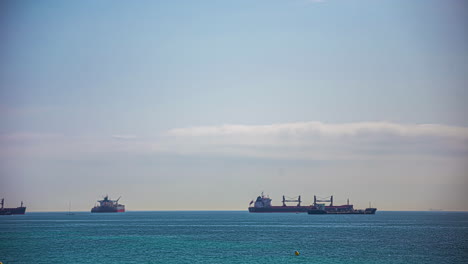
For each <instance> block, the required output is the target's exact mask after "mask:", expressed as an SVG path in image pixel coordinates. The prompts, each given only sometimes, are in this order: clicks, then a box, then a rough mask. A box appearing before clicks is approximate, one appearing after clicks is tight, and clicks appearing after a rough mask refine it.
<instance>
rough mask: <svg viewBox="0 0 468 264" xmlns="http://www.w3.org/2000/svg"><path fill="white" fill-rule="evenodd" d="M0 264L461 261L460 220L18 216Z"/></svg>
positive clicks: (3, 237)
mask: <svg viewBox="0 0 468 264" xmlns="http://www.w3.org/2000/svg"><path fill="white" fill-rule="evenodd" d="M296 250H297V251H299V252H300V255H299V256H295V255H294V251H296ZM0 262H3V263H4V264H9V263H468V213H466V212H381V211H377V213H376V215H307V214H276V213H273V214H250V213H248V212H240V211H238V212H233V211H228V212H222V211H206V212H193V211H191V212H126V213H121V214H91V213H88V212H79V213H75V214H74V215H67V214H66V213H27V214H26V215H13V216H0Z"/></svg>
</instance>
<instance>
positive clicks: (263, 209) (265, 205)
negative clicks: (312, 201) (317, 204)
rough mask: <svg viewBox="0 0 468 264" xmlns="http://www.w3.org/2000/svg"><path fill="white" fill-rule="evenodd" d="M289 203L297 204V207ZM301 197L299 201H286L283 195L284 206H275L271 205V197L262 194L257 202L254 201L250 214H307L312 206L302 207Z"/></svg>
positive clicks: (298, 198)
mask: <svg viewBox="0 0 468 264" xmlns="http://www.w3.org/2000/svg"><path fill="white" fill-rule="evenodd" d="M289 202H297V205H295V206H290V205H286V203H289ZM301 202H302V201H301V196H300V195H299V196H298V197H297V199H294V198H293V199H286V197H285V196H284V195H283V205H282V206H274V205H271V199H270V197H269V196H265V195H264V194H263V192H262V194H261V195H260V196H258V197H257V200H255V202H254V201H253V200H252V201H251V202H250V205H252V204H254V205H253V206H250V207H249V212H251V213H306V212H307V210H308V209H309V208H311V206H302V205H301Z"/></svg>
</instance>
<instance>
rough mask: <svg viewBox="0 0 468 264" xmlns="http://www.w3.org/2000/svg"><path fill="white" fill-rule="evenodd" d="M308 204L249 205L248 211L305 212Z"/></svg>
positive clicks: (308, 207)
mask: <svg viewBox="0 0 468 264" xmlns="http://www.w3.org/2000/svg"><path fill="white" fill-rule="evenodd" d="M308 209H310V206H271V207H249V212H250V213H307V210H308Z"/></svg>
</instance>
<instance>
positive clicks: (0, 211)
mask: <svg viewBox="0 0 468 264" xmlns="http://www.w3.org/2000/svg"><path fill="white" fill-rule="evenodd" d="M4 203H5V199H3V198H2V201H1V202H0V204H1V206H2V207H1V208H0V215H16V214H21V215H23V214H24V213H25V212H26V207H25V206H23V201H21V206H20V207H16V208H6V207H3V206H4Z"/></svg>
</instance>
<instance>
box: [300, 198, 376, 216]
mask: <svg viewBox="0 0 468 264" xmlns="http://www.w3.org/2000/svg"><path fill="white" fill-rule="evenodd" d="M327 202H329V203H330V204H329V205H325V204H324V203H327ZM376 211H377V208H372V207H371V206H369V208H366V209H354V206H353V205H352V204H349V199H348V203H347V204H345V205H334V204H333V195H332V196H330V197H327V198H325V199H317V196H315V195H314V204H313V206H311V207H310V208H309V209H308V210H307V213H308V214H375V212H376Z"/></svg>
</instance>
